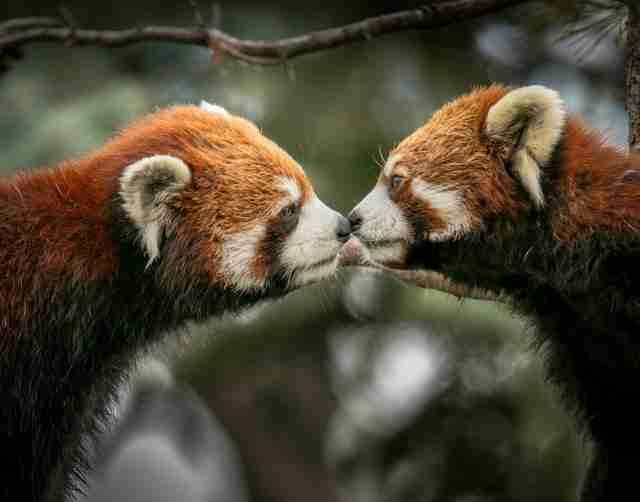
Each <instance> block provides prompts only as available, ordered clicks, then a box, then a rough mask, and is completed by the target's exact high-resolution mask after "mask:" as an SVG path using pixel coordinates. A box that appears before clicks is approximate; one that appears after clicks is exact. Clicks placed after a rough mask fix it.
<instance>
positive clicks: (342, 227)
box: [336, 216, 351, 242]
mask: <svg viewBox="0 0 640 502" xmlns="http://www.w3.org/2000/svg"><path fill="white" fill-rule="evenodd" d="M336 234H337V236H338V240H339V241H342V242H346V241H348V240H349V236H350V235H351V223H349V220H348V219H346V218H345V217H344V216H340V219H339V220H338V228H337V229H336Z"/></svg>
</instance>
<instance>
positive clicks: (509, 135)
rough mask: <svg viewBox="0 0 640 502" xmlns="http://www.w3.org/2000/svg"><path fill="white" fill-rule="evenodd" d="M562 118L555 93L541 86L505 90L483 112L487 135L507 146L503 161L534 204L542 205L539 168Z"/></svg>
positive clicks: (550, 152) (564, 114)
mask: <svg viewBox="0 0 640 502" xmlns="http://www.w3.org/2000/svg"><path fill="white" fill-rule="evenodd" d="M566 120H567V112H566V109H565V105H564V102H563V101H562V99H561V98H560V96H559V95H558V93H557V92H556V91H553V90H551V89H549V88H547V87H543V86H541V85H532V86H529V87H522V88H520V89H516V90H514V91H511V92H509V93H508V94H506V95H505V96H504V97H503V98H501V99H500V100H499V101H498V102H497V103H496V104H495V105H493V106H492V107H491V108H490V109H489V112H488V113H487V119H486V122H485V131H486V133H487V135H488V136H489V137H490V138H493V139H496V140H498V141H501V142H505V143H506V144H507V145H510V150H509V151H510V154H509V158H508V159H507V160H508V161H509V162H510V163H511V166H512V169H513V173H514V175H515V176H516V178H518V180H519V181H520V183H522V186H523V187H524V189H525V190H526V191H527V192H528V193H529V196H530V197H531V199H532V200H533V202H534V204H535V205H536V206H537V207H542V206H543V205H544V194H543V193H542V186H541V183H540V177H541V176H542V172H543V171H542V170H543V169H544V167H545V166H546V165H547V164H548V163H549V161H550V160H551V157H552V155H553V152H554V150H555V148H556V147H557V145H558V143H559V141H560V138H561V137H562V133H563V132H564V128H565V124H566Z"/></svg>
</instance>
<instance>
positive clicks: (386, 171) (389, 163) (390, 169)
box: [382, 154, 400, 178]
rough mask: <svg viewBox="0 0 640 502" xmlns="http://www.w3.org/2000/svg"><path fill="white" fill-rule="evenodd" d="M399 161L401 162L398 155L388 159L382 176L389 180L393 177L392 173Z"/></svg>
mask: <svg viewBox="0 0 640 502" xmlns="http://www.w3.org/2000/svg"><path fill="white" fill-rule="evenodd" d="M399 160H400V155H397V154H396V155H392V156H391V157H389V158H388V159H387V162H386V164H385V165H384V168H383V169H382V174H383V175H384V176H385V177H387V178H388V177H389V176H391V173H392V172H393V168H394V167H395V165H396V164H397V163H398V161H399Z"/></svg>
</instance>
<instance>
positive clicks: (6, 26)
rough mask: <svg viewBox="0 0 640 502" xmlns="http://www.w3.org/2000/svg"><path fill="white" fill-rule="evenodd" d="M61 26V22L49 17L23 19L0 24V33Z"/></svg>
mask: <svg viewBox="0 0 640 502" xmlns="http://www.w3.org/2000/svg"><path fill="white" fill-rule="evenodd" d="M61 25H62V22H61V21H60V20H59V19H55V18H51V17H23V18H20V19H11V20H9V21H6V22H4V23H0V33H3V32H9V31H13V30H24V29H28V28H47V27H52V26H61Z"/></svg>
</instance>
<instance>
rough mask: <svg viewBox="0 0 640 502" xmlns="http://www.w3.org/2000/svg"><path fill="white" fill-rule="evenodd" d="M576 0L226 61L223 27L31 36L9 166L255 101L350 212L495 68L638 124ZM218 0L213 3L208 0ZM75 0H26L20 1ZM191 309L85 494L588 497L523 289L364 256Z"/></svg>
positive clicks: (279, 18) (377, 7)
mask: <svg viewBox="0 0 640 502" xmlns="http://www.w3.org/2000/svg"><path fill="white" fill-rule="evenodd" d="M551 4H558V5H557V6H556V7H555V8H554V7H552V6H551ZM560 4H561V5H560ZM571 4H572V2H570V1H566V2H547V3H546V4H542V3H534V4H531V5H528V6H525V7H520V8H516V9H510V10H508V11H507V12H505V13H503V14H501V15H494V16H489V17H485V18H482V19H480V20H476V21H473V22H467V23H462V24H458V25H455V26H452V27H449V28H445V29H440V30H437V31H431V32H407V33H398V34H394V35H390V36H386V37H383V38H380V39H376V40H371V41H367V42H366V43H360V44H357V45H353V46H349V47H345V48H338V49H335V50H332V51H326V52H321V53H317V54H312V55H309V56H305V57H302V58H300V59H295V60H293V61H291V62H289V63H288V64H287V65H286V66H278V67H268V68H262V67H256V66H248V65H246V64H241V63H238V62H237V61H234V60H232V59H230V58H223V60H222V62H220V63H217V64H214V62H213V59H212V54H211V52H210V51H209V50H207V49H204V48H198V47H188V46H176V45H170V44H158V43H156V44H147V45H138V46H133V47H128V48H122V49H117V50H105V49H96V48H72V49H69V48H59V47H53V46H50V45H46V44H39V45H37V46H30V47H28V48H27V49H26V51H25V59H24V60H22V61H19V62H17V63H15V64H14V65H13V67H12V68H11V69H10V71H8V72H5V73H3V74H1V75H0V110H2V119H1V120H0V148H1V149H2V152H3V156H2V162H1V163H0V165H1V168H0V169H1V170H2V172H3V174H9V173H10V172H13V171H15V170H25V169H30V168H32V167H34V166H40V165H51V164H55V163H56V162H58V161H60V160H62V159H65V158H69V157H74V156H78V155H82V154H83V153H85V152H87V151H89V150H91V149H92V148H95V147H97V146H99V145H101V144H102V143H103V142H104V141H105V140H106V139H107V138H108V137H109V136H110V135H112V134H113V133H114V132H115V131H117V130H118V128H120V127H121V126H123V125H124V124H126V123H127V122H128V121H130V120H131V119H133V118H135V117H138V116H140V115H142V114H145V113H148V112H151V111H153V110H155V109H157V108H158V107H163V106H166V105H172V104H177V103H197V102H199V101H200V100H201V99H206V100H208V101H210V102H213V103H217V104H220V105H222V106H224V107H226V108H228V109H229V110H230V111H231V112H232V113H234V114H238V115H243V116H245V117H247V118H250V119H251V120H253V121H255V122H256V123H257V124H258V125H259V126H260V127H261V128H262V130H263V131H264V132H265V134H267V135H268V136H270V137H271V138H273V139H275V140H276V141H277V142H278V143H279V144H280V145H281V146H282V147H283V148H285V149H286V150H288V151H289V152H290V153H291V154H292V155H293V156H294V157H295V158H296V159H297V160H299V161H300V163H301V164H302V165H303V166H304V168H305V169H306V170H307V172H308V174H309V175H310V177H311V178H312V181H313V183H314V185H315V187H316V191H317V192H318V194H319V196H320V197H321V198H322V199H323V200H324V201H325V202H327V203H328V204H329V205H331V206H333V207H335V208H336V209H338V210H340V211H342V212H347V211H348V210H349V209H350V208H351V207H352V206H353V205H354V204H355V203H356V202H357V201H358V200H360V198H361V197H362V196H363V195H364V194H365V193H366V192H367V191H368V190H369V189H370V188H371V186H372V185H373V183H374V182H375V179H376V177H377V170H378V167H377V162H378V161H379V159H380V158H382V157H384V156H385V155H386V152H388V151H389V149H390V148H391V147H393V145H394V144H396V143H397V142H398V141H400V140H401V139H402V138H403V137H404V136H405V135H407V134H408V133H410V132H411V131H412V130H414V129H415V128H416V127H418V126H420V125H421V124H422V123H424V122H425V120H427V119H428V117H429V115H430V114H431V113H432V112H433V111H434V110H436V109H437V108H439V107H440V106H441V105H442V104H443V103H445V102H446V101H448V100H450V99H452V98H454V97H455V96H457V95H458V94H460V93H463V92H466V91H468V90H470V89H471V88H472V87H473V86H476V85H482V84H487V83H490V82H502V83H506V84H512V85H519V84H525V83H541V84H545V85H549V86H551V87H554V88H556V89H557V90H558V91H560V93H561V94H562V95H563V97H564V98H565V100H566V101H567V103H568V106H569V108H570V109H571V110H572V111H573V112H577V113H581V114H583V115H585V116H586V118H587V119H588V120H589V121H590V122H591V123H593V124H594V125H595V126H597V127H598V128H600V129H604V130H606V131H607V135H608V137H609V138H610V139H611V140H612V141H614V142H616V143H618V144H621V145H624V144H625V143H626V137H627V129H626V127H627V126H626V123H627V119H626V115H625V113H624V108H623V68H622V48H621V47H620V44H619V40H618V37H617V33H616V30H611V31H610V32H609V33H607V34H606V35H607V36H605V37H603V38H602V39H601V40H600V43H599V44H595V41H596V39H597V38H598V34H597V33H592V34H589V33H587V35H586V36H584V37H582V38H581V39H579V40H576V39H571V40H566V39H563V37H562V33H563V32H564V31H565V30H566V27H567V26H568V24H567V17H566V16H567V15H570V14H571V12H572V10H571ZM65 5H66V6H67V7H68V8H69V10H70V11H71V12H72V13H73V15H74V18H75V20H76V22H77V24H78V25H79V26H82V27H87V28H89V27H91V28H118V27H129V26H132V25H144V24H171V25H182V26H188V25H190V24H192V23H193V20H194V13H193V9H192V7H191V6H190V3H189V2H187V1H184V2H159V1H154V2H151V1H138V2H123V1H121V0H115V1H113V2H110V3H107V2H103V3H97V2H81V1H77V0H76V1H70V2H65ZM217 5H218V7H217V10H218V11H219V12H220V14H221V15H220V21H221V25H220V26H221V28H222V29H224V30H225V31H228V32H229V33H231V34H233V35H235V36H238V37H242V38H256V39H257V38H267V39H269V38H279V37H284V36H290V35H296V34H300V33H303V32H306V31H309V30H313V29H321V28H328V27H332V26H337V25H341V24H345V23H349V22H353V21H357V20H359V19H361V18H363V17H366V16H371V15H378V14H382V13H385V12H391V11H395V10H400V9H404V8H410V7H416V6H418V5H420V3H419V2H403V1H399V2H382V1H370V2H335V1H331V0H329V1H325V2H305V3H304V4H302V3H301V2H269V1H264V2H258V1H253V2H251V1H242V0H238V1H234V2H230V1H229V2H224V1H223V2H219V3H218V4H217ZM201 7H202V11H203V13H204V15H205V16H208V15H209V12H210V11H211V5H210V4H205V3H202V5H201ZM561 7H562V8H561ZM57 8H58V5H57V4H55V3H52V2H48V1H40V2H38V1H32V0H25V1H23V2H15V1H13V0H11V1H9V2H5V3H3V4H2V5H0V20H2V19H8V18H12V17H19V16H34V15H57ZM188 331H189V333H188V334H187V335H186V336H181V337H180V338H179V339H178V341H177V342H176V341H175V340H174V341H172V342H169V343H167V344H165V345H163V346H162V347H159V348H158V350H157V351H155V352H154V353H153V354H150V355H149V356H147V358H146V359H145V361H146V362H145V364H143V365H142V366H141V368H142V369H141V370H140V373H139V375H138V376H137V377H135V378H134V380H133V381H134V384H133V385H131V386H130V387H128V388H125V389H123V391H122V395H123V399H122V402H121V403H120V404H119V405H117V406H115V408H114V411H115V417H116V418H115V419H114V422H113V424H111V425H110V426H109V427H108V428H107V430H106V431H105V433H104V434H103V435H102V436H101V437H99V438H98V439H97V440H96V441H95V444H94V445H93V448H94V450H95V465H96V470H95V472H94V473H93V474H92V475H90V476H89V485H88V489H87V494H86V499H87V500H93V501H96V500H210V501H214V500H215V501H240V500H252V501H294V500H296V501H297V500H306V501H315V500H317V501H321V500H322V501H332V500H348V501H355V502H359V501H368V502H376V501H418V500H420V501H428V502H430V501H433V502H439V501H455V502H485V501H486V502H489V501H491V502H493V501H533V500H545V501H567V502H568V501H573V500H576V493H577V489H578V484H579V482H580V480H581V478H582V475H583V472H584V467H585V465H586V461H587V459H588V455H589V445H588V443H587V441H586V440H585V439H584V438H583V437H582V436H581V435H580V433H579V431H578V429H577V427H576V426H575V425H574V422H573V420H572V418H571V416H570V415H569V414H568V413H567V412H566V411H565V409H564V408H563V406H562V403H561V400H560V398H559V396H558V395H557V393H556V391H555V389H554V388H553V387H552V386H551V385H550V384H548V383H547V382H545V380H544V348H542V349H541V350H537V351H536V350H533V349H532V348H531V342H532V341H533V340H534V336H533V328H532V327H531V326H530V324H529V323H528V322H527V320H526V319H518V318H517V317H516V316H514V315H513V314H512V313H511V312H509V311H508V310H507V309H506V308H505V307H502V306H499V305H495V304H492V303H489V302H480V301H471V300H467V301H459V300H458V299H456V298H453V297H450V296H448V295H444V294H440V293H436V292H430V291H424V290H419V289H416V288H412V287H409V286H406V285H403V284H400V283H399V282H397V281H396V280H393V279H390V278H388V277H385V276H383V275H381V274H374V273H371V272H366V271H361V270H360V271H359V270H346V271H342V272H340V273H339V275H338V277H337V278H336V279H335V280H334V281H331V282H326V283H323V284H319V285H317V286H314V287H310V288H307V289H305V290H302V291H298V292H296V293H294V294H291V295H289V296H288V297H286V298H285V299H283V300H281V301H277V302H273V303H270V304H265V305H261V306H259V307H258V308H256V309H253V310H251V311H248V312H245V313H244V314H242V315H240V316H238V317H236V318H228V319H222V320H220V319H218V320H213V321H212V322H211V323H209V324H207V325H204V326H202V325H200V326H192V327H190V329H189V330H188ZM149 361H151V363H149ZM158 361H159V362H158ZM185 396H188V397H185ZM79 498H83V497H79Z"/></svg>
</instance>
